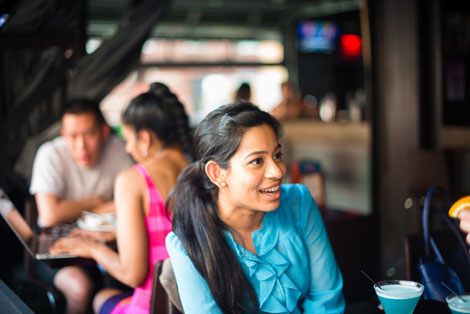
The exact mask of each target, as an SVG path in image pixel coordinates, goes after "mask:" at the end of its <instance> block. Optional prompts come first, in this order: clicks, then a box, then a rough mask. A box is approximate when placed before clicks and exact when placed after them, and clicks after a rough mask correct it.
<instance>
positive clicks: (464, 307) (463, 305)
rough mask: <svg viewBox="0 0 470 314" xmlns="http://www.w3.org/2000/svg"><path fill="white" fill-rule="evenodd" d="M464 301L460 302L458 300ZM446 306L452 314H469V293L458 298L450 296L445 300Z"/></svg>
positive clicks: (453, 295)
mask: <svg viewBox="0 0 470 314" xmlns="http://www.w3.org/2000/svg"><path fill="white" fill-rule="evenodd" d="M459 297H460V298H462V299H463V300H464V301H465V302H464V301H462V300H461V299H460V298H459ZM446 302H447V306H449V309H450V311H451V312H452V313H453V314H464V313H470V293H462V294H459V296H456V295H455V294H451V295H449V296H448V297H447V298H446Z"/></svg>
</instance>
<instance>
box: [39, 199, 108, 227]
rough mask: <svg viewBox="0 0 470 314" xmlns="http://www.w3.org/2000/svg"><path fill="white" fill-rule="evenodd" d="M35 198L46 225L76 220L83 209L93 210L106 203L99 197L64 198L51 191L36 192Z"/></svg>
mask: <svg viewBox="0 0 470 314" xmlns="http://www.w3.org/2000/svg"><path fill="white" fill-rule="evenodd" d="M35 198H36V204H37V208H38V215H39V217H40V219H41V223H42V224H43V225H44V226H45V227H47V226H53V225H57V224H60V223H70V222H74V221H75V220H76V219H78V218H79V217H80V216H81V213H82V211H84V210H89V211H93V209H94V208H96V207H98V206H99V205H102V204H104V202H103V201H102V200H101V199H100V198H99V197H92V198H85V199H82V200H79V201H70V200H62V199H60V198H59V197H57V196H56V195H54V194H50V193H36V195H35Z"/></svg>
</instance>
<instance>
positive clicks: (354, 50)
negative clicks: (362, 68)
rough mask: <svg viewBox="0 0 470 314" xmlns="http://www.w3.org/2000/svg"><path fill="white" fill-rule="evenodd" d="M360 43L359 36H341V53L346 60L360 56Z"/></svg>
mask: <svg viewBox="0 0 470 314" xmlns="http://www.w3.org/2000/svg"><path fill="white" fill-rule="evenodd" d="M361 52H362V42H361V37H360V36H359V35H354V34H347V35H342V36H341V53H342V55H343V56H344V57H345V58H347V59H352V58H357V57H359V56H361Z"/></svg>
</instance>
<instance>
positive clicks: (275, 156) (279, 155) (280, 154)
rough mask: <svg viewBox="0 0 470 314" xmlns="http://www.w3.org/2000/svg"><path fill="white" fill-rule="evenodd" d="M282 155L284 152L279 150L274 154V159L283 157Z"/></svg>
mask: <svg viewBox="0 0 470 314" xmlns="http://www.w3.org/2000/svg"><path fill="white" fill-rule="evenodd" d="M282 156H284V154H283V153H281V152H279V153H277V154H276V155H274V159H282Z"/></svg>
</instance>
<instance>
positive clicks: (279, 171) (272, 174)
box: [265, 160, 286, 179]
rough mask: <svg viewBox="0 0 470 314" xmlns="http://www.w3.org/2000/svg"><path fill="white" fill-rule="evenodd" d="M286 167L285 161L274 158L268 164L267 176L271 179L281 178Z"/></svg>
mask: <svg viewBox="0 0 470 314" xmlns="http://www.w3.org/2000/svg"><path fill="white" fill-rule="evenodd" d="M285 168H286V166H285V165H284V162H282V161H275V160H272V161H271V162H269V164H268V167H267V169H266V174H265V177H266V178H269V179H281V178H282V177H283V176H284V173H285Z"/></svg>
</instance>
